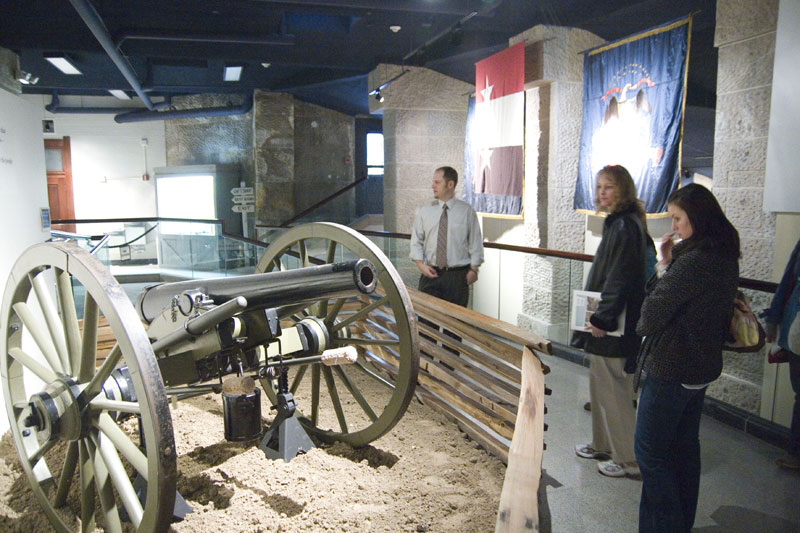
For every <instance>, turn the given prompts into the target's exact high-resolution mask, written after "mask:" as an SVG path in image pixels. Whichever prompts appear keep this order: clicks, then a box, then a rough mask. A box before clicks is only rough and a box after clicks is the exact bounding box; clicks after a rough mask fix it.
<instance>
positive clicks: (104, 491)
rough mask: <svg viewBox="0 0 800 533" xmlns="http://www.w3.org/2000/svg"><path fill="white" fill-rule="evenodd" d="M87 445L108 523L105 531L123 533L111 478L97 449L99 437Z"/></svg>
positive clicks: (101, 505) (102, 507)
mask: <svg viewBox="0 0 800 533" xmlns="http://www.w3.org/2000/svg"><path fill="white" fill-rule="evenodd" d="M87 444H88V447H89V453H90V455H91V457H92V465H93V466H94V483H95V486H96V487H97V495H98V496H99V497H100V508H101V509H102V511H103V517H104V518H105V521H106V525H105V529H106V531H111V532H112V533H122V522H121V521H120V518H119V511H117V504H116V502H115V501H114V488H113V486H112V482H111V476H110V475H109V472H108V467H107V466H106V464H105V461H103V456H102V455H101V454H100V450H98V449H97V448H98V443H97V437H96V436H94V435H92V436H91V438H90V440H89V442H88V443H87Z"/></svg>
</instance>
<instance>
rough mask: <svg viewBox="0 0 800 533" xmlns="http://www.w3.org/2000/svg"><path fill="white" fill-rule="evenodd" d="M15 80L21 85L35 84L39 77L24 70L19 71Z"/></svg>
mask: <svg viewBox="0 0 800 533" xmlns="http://www.w3.org/2000/svg"><path fill="white" fill-rule="evenodd" d="M17 81H18V82H20V83H21V84H23V85H36V84H37V83H39V77H38V76H34V75H33V74H31V73H30V72H25V71H24V70H20V71H19V75H18V76H17Z"/></svg>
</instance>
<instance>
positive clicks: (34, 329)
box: [12, 302, 64, 374]
mask: <svg viewBox="0 0 800 533" xmlns="http://www.w3.org/2000/svg"><path fill="white" fill-rule="evenodd" d="M12 307H13V309H14V312H15V313H17V316H18V317H19V319H20V320H21V321H22V324H23V325H24V326H25V327H26V328H27V329H28V331H29V332H30V334H31V337H33V342H35V343H36V346H38V347H39V351H41V352H42V355H44V358H45V359H46V360H47V363H48V364H49V365H50V368H52V369H53V371H54V372H56V373H59V374H63V373H64V367H63V366H62V365H61V360H60V359H59V357H58V353H56V348H55V346H54V345H53V339H52V338H51V337H50V335H48V333H47V329H46V328H45V327H44V326H43V325H42V323H41V322H40V321H39V320H38V319H37V318H36V317H35V316H34V315H33V313H32V312H31V310H30V308H29V307H28V304H26V303H25V302H19V303H16V304H14V305H13V306H12Z"/></svg>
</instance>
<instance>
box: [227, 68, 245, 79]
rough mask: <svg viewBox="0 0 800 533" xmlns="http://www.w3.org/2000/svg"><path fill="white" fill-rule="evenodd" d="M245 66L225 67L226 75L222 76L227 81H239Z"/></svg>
mask: <svg viewBox="0 0 800 533" xmlns="http://www.w3.org/2000/svg"><path fill="white" fill-rule="evenodd" d="M243 68H244V67H243V66H241V65H230V66H227V67H225V75H224V76H223V77H222V79H223V80H225V81H239V78H241V77H242V69H243Z"/></svg>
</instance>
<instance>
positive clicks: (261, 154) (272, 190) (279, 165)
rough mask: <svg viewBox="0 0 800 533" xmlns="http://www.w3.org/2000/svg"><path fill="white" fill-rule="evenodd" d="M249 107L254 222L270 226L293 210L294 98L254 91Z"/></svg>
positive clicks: (293, 212)
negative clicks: (251, 106)
mask: <svg viewBox="0 0 800 533" xmlns="http://www.w3.org/2000/svg"><path fill="white" fill-rule="evenodd" d="M253 109H254V111H253V112H254V114H255V116H254V119H253V141H254V143H255V146H254V159H255V185H256V187H255V188H256V190H255V192H256V224H264V225H268V226H274V225H278V224H281V223H282V222H284V221H285V220H288V219H289V218H291V217H292V216H293V215H294V214H295V199H294V98H293V97H292V95H290V94H284V93H267V92H263V91H256V92H255V95H254V103H253Z"/></svg>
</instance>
